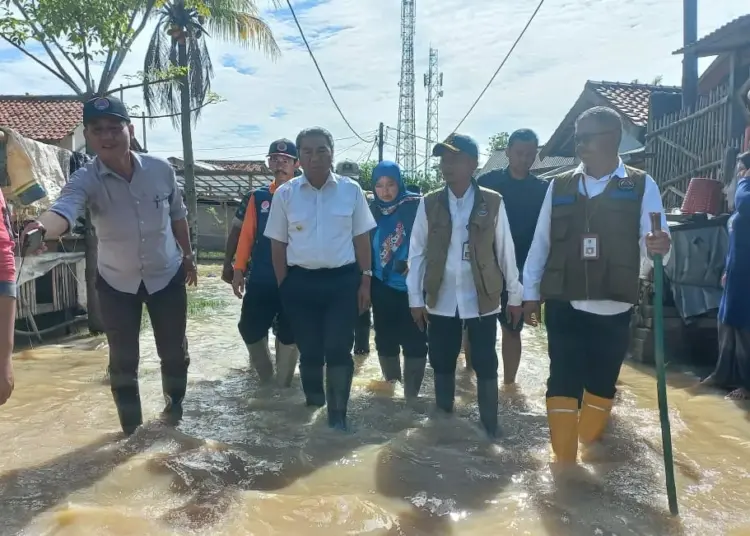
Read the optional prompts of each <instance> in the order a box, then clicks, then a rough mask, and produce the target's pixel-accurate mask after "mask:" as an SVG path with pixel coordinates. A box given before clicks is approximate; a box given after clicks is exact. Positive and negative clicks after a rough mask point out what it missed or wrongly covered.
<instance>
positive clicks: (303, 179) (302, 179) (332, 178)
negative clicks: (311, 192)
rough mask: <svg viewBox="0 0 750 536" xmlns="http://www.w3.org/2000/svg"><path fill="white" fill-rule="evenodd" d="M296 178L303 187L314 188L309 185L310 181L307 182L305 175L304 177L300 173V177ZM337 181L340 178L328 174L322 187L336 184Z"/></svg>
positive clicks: (333, 174)
mask: <svg viewBox="0 0 750 536" xmlns="http://www.w3.org/2000/svg"><path fill="white" fill-rule="evenodd" d="M298 178H299V180H300V182H301V183H302V184H303V185H305V184H306V185H308V186H310V187H313V188H314V186H313V185H312V184H310V181H309V180H307V175H305V174H304V173H302V175H300V176H299V177H298ZM339 180H341V177H339V176H338V175H336V174H335V173H333V172H331V173H329V174H328V178H327V179H326V182H325V183H323V186H327V185H328V184H329V183H333V184H338V182H339Z"/></svg>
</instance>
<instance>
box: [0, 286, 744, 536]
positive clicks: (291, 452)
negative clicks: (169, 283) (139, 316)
mask: <svg viewBox="0 0 750 536" xmlns="http://www.w3.org/2000/svg"><path fill="white" fill-rule="evenodd" d="M201 285H202V287H201V288H200V289H199V291H198V292H201V293H207V294H208V295H213V296H222V297H226V300H227V304H226V306H222V307H220V308H218V309H217V310H215V311H213V312H211V313H210V314H208V315H206V316H203V317H201V318H196V319H192V320H191V321H190V323H189V327H188V329H189V338H190V351H191V357H192V368H191V380H190V386H189V394H188V398H187V400H186V404H185V418H184V422H183V423H182V424H180V426H179V427H178V428H177V429H174V428H170V427H168V426H167V425H165V424H161V423H160V422H158V420H157V417H158V413H159V411H160V410H161V407H162V399H161V396H160V382H159V373H158V364H157V359H156V355H155V351H154V343H153V339H152V337H151V334H150V332H149V331H148V330H146V331H144V333H143V337H142V346H141V352H142V365H141V388H142V397H143V402H144V417H145V418H146V419H148V420H149V421H150V422H148V423H147V424H146V425H145V426H144V427H143V428H142V429H140V430H139V431H137V432H136V433H135V434H134V435H133V436H132V437H130V438H128V439H123V438H122V437H121V436H120V435H119V434H118V425H117V417H116V413H115V409H114V406H113V403H112V400H111V398H110V393H109V389H108V386H107V384H106V382H105V380H104V369H105V365H106V345H105V344H104V343H103V342H102V340H101V339H100V338H93V339H92V338H88V339H84V340H82V341H75V342H72V343H70V344H68V345H57V346H45V347H42V348H37V349H32V350H28V351H24V352H21V353H20V354H19V355H17V357H16V359H17V360H16V375H17V380H16V392H15V393H14V395H13V398H12V400H11V401H10V402H9V403H8V404H7V405H6V406H4V407H2V408H0V534H2V535H13V534H20V535H50V536H52V535H55V536H86V535H94V536H109V535H133V536H166V535H190V534H197V535H228V536H235V535H259V536H261V535H263V536H265V535H277V534H278V535H305V536H315V535H325V536H336V535H342V536H343V535H364V534H366V535H406V536H419V535H431V536H448V535H477V536H483V535H493V536H497V535H507V536H514V535H533V536H537V535H539V536H543V535H554V536H584V535H602V536H610V535H658V536H666V535H712V536H714V535H716V536H718V535H722V534H726V535H735V536H739V535H750V474H749V473H750V422H748V421H749V420H750V413H749V412H750V408H748V407H743V406H739V405H736V404H735V403H733V402H730V401H725V400H723V399H722V398H721V396H717V395H704V396H697V397H691V396H689V395H688V394H687V393H686V392H685V391H684V387H685V386H687V385H689V384H690V383H691V382H692V381H694V379H691V378H688V377H686V376H684V375H681V374H679V373H675V374H672V375H671V376H670V384H671V386H670V391H669V396H670V403H671V419H672V428H673V434H674V447H675V460H676V474H677V485H678V493H679V501H680V506H681V515H680V517H679V518H678V519H675V518H671V517H670V516H669V515H668V513H667V512H666V510H667V499H666V496H665V486H664V476H663V463H662V455H661V446H660V445H661V440H660V432H659V421H658V414H657V411H656V409H655V408H656V402H655V399H656V384H655V380H654V377H653V371H652V370H651V369H650V368H647V367H645V368H642V369H635V368H633V367H630V366H626V367H624V369H623V374H622V377H621V384H620V394H619V397H618V402H617V405H616V409H615V412H614V416H613V422H612V425H611V427H610V430H609V435H608V439H607V440H606V442H605V443H604V446H603V449H602V451H601V452H599V458H598V459H599V461H598V462H592V463H587V464H584V465H583V469H584V471H583V472H581V473H579V474H574V475H572V476H571V475H557V474H556V472H553V471H552V470H551V468H550V464H549V459H550V458H549V448H548V433H547V424H546V417H545V409H544V400H543V394H544V380H545V377H546V374H545V366H546V356H545V351H544V344H545V339H544V336H543V334H542V333H541V332H540V331H538V330H531V329H527V330H525V331H524V361H523V364H522V369H521V374H520V377H519V379H520V381H519V384H520V385H519V387H518V389H517V390H516V391H509V390H503V391H502V393H501V409H500V413H501V416H500V422H501V425H502V429H503V430H502V437H501V438H500V439H499V440H498V441H497V442H496V443H494V444H493V443H490V442H489V441H488V440H487V439H485V437H484V436H483V435H482V433H481V432H479V429H478V427H477V425H476V422H477V410H476V407H475V397H474V380H473V377H472V375H471V374H469V373H467V372H465V371H464V370H462V367H461V366H459V368H460V369H461V370H460V371H459V373H458V374H459V381H458V395H457V411H456V414H455V416H453V417H442V418H436V417H433V416H432V406H431V402H432V399H433V394H432V385H431V384H432V376H431V373H430V371H429V367H428V375H427V377H426V378H425V384H424V387H423V391H422V392H423V400H422V402H421V403H420V404H417V405H416V406H415V407H408V406H407V405H406V404H405V403H404V401H403V399H402V392H401V390H400V388H398V387H397V388H396V392H395V393H392V392H389V391H388V389H387V388H386V387H385V386H383V384H381V383H379V382H378V381H377V380H378V378H379V376H380V373H379V368H378V364H377V358H376V356H375V355H374V352H373V355H372V356H371V357H369V359H360V360H358V372H357V374H356V378H355V382H354V387H353V392H352V399H351V405H350V411H349V415H350V422H351V425H352V431H351V432H350V433H346V434H344V433H340V432H335V431H331V430H329V429H328V428H327V426H326V422H325V421H326V418H325V409H323V410H317V411H312V410H308V409H307V408H305V407H304V406H303V396H302V394H301V392H300V389H299V382H298V380H295V385H294V387H293V388H292V389H289V390H280V389H276V388H265V389H259V388H258V387H257V384H256V381H255V378H254V376H253V374H252V373H250V372H249V369H248V361H247V356H246V351H245V349H244V347H243V344H242V341H241V339H240V337H239V335H238V334H237V331H236V327H235V324H236V320H237V318H238V314H239V305H240V302H239V301H238V300H236V299H234V298H233V297H232V296H231V292H230V289H229V287H228V286H227V285H225V284H224V283H221V282H220V281H218V279H216V278H213V279H211V278H207V277H203V279H202V281H201Z"/></svg>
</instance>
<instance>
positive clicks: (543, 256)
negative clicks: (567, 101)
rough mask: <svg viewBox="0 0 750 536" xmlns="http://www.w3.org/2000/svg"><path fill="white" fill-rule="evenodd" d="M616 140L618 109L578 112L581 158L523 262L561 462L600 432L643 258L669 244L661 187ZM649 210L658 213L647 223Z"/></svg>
mask: <svg viewBox="0 0 750 536" xmlns="http://www.w3.org/2000/svg"><path fill="white" fill-rule="evenodd" d="M621 140H622V122H621V119H620V116H619V114H618V113H617V112H616V111H614V110H612V109H610V108H605V107H596V108H591V109H590V110H587V111H585V112H583V113H582V114H581V115H580V116H579V117H578V119H577V120H576V125H575V143H576V152H577V153H578V156H579V157H580V159H581V165H580V166H578V168H577V169H575V170H574V171H572V172H569V173H565V174H563V175H560V176H558V177H557V178H555V179H553V180H552V182H551V184H550V187H549V189H548V190H547V196H546V197H545V199H544V203H543V204H542V209H541V212H540V215H539V221H538V222H537V226H536V231H535V233H534V239H533V241H532V244H531V249H530V251H529V256H528V258H527V260H526V264H525V265H524V270H523V281H524V302H525V303H524V313H525V317H526V322H527V323H528V324H531V325H536V324H537V322H538V320H539V318H540V317H539V314H540V300H541V299H543V300H545V302H544V303H545V326H546V328H547V338H548V352H549V357H550V371H549V379H548V380H547V415H548V421H549V427H550V438H551V442H552V450H553V452H554V454H555V457H556V458H557V461H558V462H561V463H575V462H576V459H577V455H578V442H579V439H580V441H581V443H582V444H583V445H584V446H590V445H592V444H593V443H595V442H596V441H598V440H599V439H600V438H601V436H602V434H603V432H604V430H605V428H606V426H607V422H608V420H609V413H610V410H611V409H612V402H613V399H614V397H615V391H616V389H615V383H616V382H617V377H618V376H619V374H620V367H621V365H622V362H623V360H624V359H625V354H626V352H627V350H628V343H629V335H630V329H629V326H630V314H631V309H632V307H633V305H634V304H635V303H636V302H637V301H638V291H639V273H640V266H641V259H642V258H649V257H651V256H652V255H654V254H661V255H667V254H668V253H669V250H670V244H671V241H670V237H669V231H668V227H667V222H666V218H665V217H664V208H663V206H662V202H661V196H660V195H659V187H658V186H657V185H656V183H655V182H654V180H653V179H652V178H651V177H650V176H648V175H647V174H646V173H644V172H643V171H640V170H638V169H634V168H631V167H627V166H625V165H624V164H623V162H622V160H621V159H620V158H619V156H618V150H619V147H620V142H621ZM651 213H659V214H660V215H661V218H660V226H659V227H660V228H659V229H657V230H656V231H655V232H653V233H652V232H651V220H650V214H651ZM665 261H666V259H665ZM579 406H580V411H579Z"/></svg>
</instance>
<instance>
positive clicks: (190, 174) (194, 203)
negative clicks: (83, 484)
mask: <svg viewBox="0 0 750 536" xmlns="http://www.w3.org/2000/svg"><path fill="white" fill-rule="evenodd" d="M177 55H178V56H177V60H178V62H179V65H180V67H182V68H183V69H186V71H185V74H184V75H183V76H182V79H181V84H180V126H181V127H182V160H183V165H184V174H183V178H184V179H185V198H186V200H187V210H188V225H189V226H190V243H191V244H192V246H193V250H194V252H195V253H196V255H197V253H198V194H197V192H196V190H195V160H194V157H193V133H192V132H191V131H190V128H191V122H190V73H189V72H188V71H187V69H188V57H187V45H186V44H185V43H178V45H177ZM185 253H189V252H185Z"/></svg>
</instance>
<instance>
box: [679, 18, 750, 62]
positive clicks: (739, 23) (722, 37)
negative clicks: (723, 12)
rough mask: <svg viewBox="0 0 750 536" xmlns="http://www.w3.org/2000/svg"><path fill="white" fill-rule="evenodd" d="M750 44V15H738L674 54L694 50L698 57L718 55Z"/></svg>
mask: <svg viewBox="0 0 750 536" xmlns="http://www.w3.org/2000/svg"><path fill="white" fill-rule="evenodd" d="M747 46H750V15H743V16H741V17H737V18H736V19H734V20H733V21H730V22H728V23H726V24H725V25H724V26H722V27H721V28H718V29H716V30H714V31H713V32H711V33H710V34H708V35H706V36H704V37H702V38H700V39H698V40H697V41H696V42H695V43H692V44H690V45H688V46H686V47H683V48H681V49H679V50H675V51H674V52H673V54H684V53H685V52H692V53H693V54H695V55H696V56H698V57H705V56H716V55H718V54H721V53H722V52H728V51H730V50H737V49H741V48H745V47H747Z"/></svg>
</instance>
